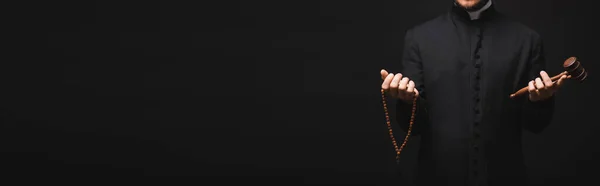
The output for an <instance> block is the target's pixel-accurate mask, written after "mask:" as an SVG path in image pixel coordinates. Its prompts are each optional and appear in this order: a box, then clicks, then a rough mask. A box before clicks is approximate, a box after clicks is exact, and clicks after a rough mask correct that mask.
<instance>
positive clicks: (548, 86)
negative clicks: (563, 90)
mask: <svg viewBox="0 0 600 186" xmlns="http://www.w3.org/2000/svg"><path fill="white" fill-rule="evenodd" d="M540 76H542V81H543V82H544V88H546V89H551V88H552V87H553V86H554V82H552V79H550V76H548V73H546V71H543V70H542V71H541V72H540Z"/></svg>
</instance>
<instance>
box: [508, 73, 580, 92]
mask: <svg viewBox="0 0 600 186" xmlns="http://www.w3.org/2000/svg"><path fill="white" fill-rule="evenodd" d="M563 75H568V72H567V71H564V72H562V73H560V74H558V75H556V76H553V77H551V78H550V79H551V80H552V82H555V81H556V80H558V79H560V77H561V76H563ZM527 92H528V87H523V88H522V89H521V90H518V91H517V92H515V93H513V94H511V95H510V98H514V97H517V96H520V95H523V94H525V93H527Z"/></svg>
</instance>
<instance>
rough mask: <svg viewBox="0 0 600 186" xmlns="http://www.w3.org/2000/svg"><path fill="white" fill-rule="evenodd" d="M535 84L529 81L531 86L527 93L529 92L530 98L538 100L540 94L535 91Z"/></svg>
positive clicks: (528, 87)
mask: <svg viewBox="0 0 600 186" xmlns="http://www.w3.org/2000/svg"><path fill="white" fill-rule="evenodd" d="M534 84H535V83H534V82H533V81H529V86H527V91H529V98H530V99H531V98H536V97H537V96H539V92H538V91H537V89H535V85H534Z"/></svg>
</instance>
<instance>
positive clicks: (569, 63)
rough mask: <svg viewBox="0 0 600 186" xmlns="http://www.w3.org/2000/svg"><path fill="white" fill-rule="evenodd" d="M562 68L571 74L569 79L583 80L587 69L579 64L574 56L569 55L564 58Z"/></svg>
mask: <svg viewBox="0 0 600 186" xmlns="http://www.w3.org/2000/svg"><path fill="white" fill-rule="evenodd" d="M563 68H565V71H567V73H568V75H570V76H571V79H574V80H578V81H579V82H583V81H584V80H585V79H586V78H587V71H585V69H584V68H583V66H581V63H580V62H579V61H578V60H577V58H576V57H570V58H569V59H567V60H565V62H564V63H563Z"/></svg>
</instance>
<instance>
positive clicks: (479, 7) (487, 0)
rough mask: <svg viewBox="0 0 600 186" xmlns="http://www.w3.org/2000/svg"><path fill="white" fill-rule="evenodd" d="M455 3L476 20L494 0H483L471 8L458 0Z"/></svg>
mask: <svg viewBox="0 0 600 186" xmlns="http://www.w3.org/2000/svg"><path fill="white" fill-rule="evenodd" d="M454 5H455V6H456V7H458V8H460V9H462V10H463V11H465V12H466V13H468V15H469V17H470V19H471V20H476V19H479V18H480V17H481V13H482V12H484V11H486V10H487V9H488V8H490V7H491V6H492V0H481V1H479V3H477V4H476V5H474V6H472V7H469V8H466V7H463V6H461V5H459V4H458V3H457V2H454Z"/></svg>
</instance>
